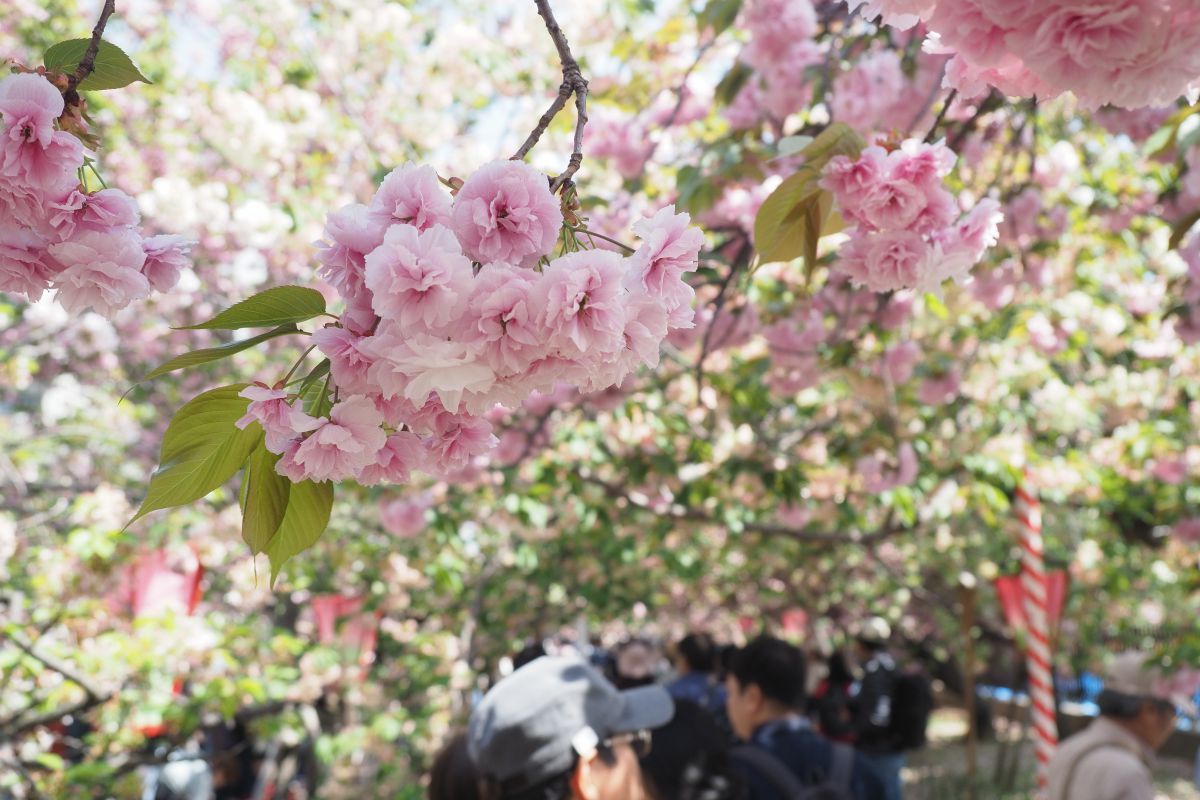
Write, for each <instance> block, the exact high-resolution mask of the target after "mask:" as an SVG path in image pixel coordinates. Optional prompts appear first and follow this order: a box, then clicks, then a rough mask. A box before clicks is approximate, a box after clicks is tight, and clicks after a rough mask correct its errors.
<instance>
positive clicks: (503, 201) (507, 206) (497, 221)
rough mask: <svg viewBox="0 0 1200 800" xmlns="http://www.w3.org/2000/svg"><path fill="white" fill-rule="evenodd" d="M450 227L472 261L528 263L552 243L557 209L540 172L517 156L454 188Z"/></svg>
mask: <svg viewBox="0 0 1200 800" xmlns="http://www.w3.org/2000/svg"><path fill="white" fill-rule="evenodd" d="M453 227H454V232H455V234H457V235H458V239H459V241H460V242H461V243H462V249H463V252H465V253H466V254H467V255H468V256H469V257H470V258H471V259H472V260H473V261H478V262H480V263H481V264H486V263H489V262H492V261H505V262H508V263H510V264H517V265H518V266H522V267H532V266H534V265H536V264H537V262H538V260H539V259H540V258H541V257H542V256H545V255H549V253H550V251H551V250H552V249H553V248H554V243H555V242H556V241H557V240H558V233H559V230H560V228H561V227H562V211H561V210H560V208H559V203H558V200H557V199H555V197H554V195H553V194H551V193H550V186H549V180H548V179H547V177H546V176H545V175H544V174H542V173H541V172H539V171H537V170H536V169H534V168H533V167H531V166H529V165H528V164H525V163H522V162H520V161H493V162H492V163H490V164H485V165H484V166H482V167H480V168H479V169H478V170H477V171H476V172H475V173H474V174H473V175H471V177H469V178H467V180H466V183H464V184H463V186H462V188H461V189H459V190H458V196H457V197H455V198H454V210H453Z"/></svg>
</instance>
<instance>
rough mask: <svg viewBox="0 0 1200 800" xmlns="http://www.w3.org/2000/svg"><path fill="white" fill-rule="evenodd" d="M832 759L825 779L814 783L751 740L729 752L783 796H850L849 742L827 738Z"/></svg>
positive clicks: (812, 799) (836, 799)
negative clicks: (843, 742) (831, 746)
mask: <svg viewBox="0 0 1200 800" xmlns="http://www.w3.org/2000/svg"><path fill="white" fill-rule="evenodd" d="M831 744H832V745H833V762H832V764H830V768H829V774H828V775H827V776H826V781H825V782H824V783H822V784H819V785H817V786H805V785H804V784H802V783H801V782H800V779H799V778H797V777H796V775H795V773H793V772H792V771H791V770H790V769H788V767H787V765H786V764H784V763H783V762H782V761H780V760H779V759H778V758H776V757H775V756H774V755H772V754H771V753H770V752H768V751H767V750H764V749H763V748H761V747H755V746H754V745H752V744H746V745H742V746H740V747H735V748H734V749H733V750H732V751H731V752H730V756H732V757H733V759H734V760H736V761H741V762H742V763H743V764H747V765H749V766H750V767H752V768H753V769H754V771H755V772H757V773H758V774H760V775H762V776H763V777H764V778H766V779H767V781H769V782H770V784H771V785H772V786H774V787H775V789H776V790H777V791H778V792H779V793H780V794H781V795H783V796H784V797H786V798H787V800H852V797H853V795H852V794H851V793H850V779H851V776H852V773H853V770H854V749H853V748H852V747H850V746H849V745H845V744H841V743H839V742H831Z"/></svg>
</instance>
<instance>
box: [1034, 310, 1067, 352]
mask: <svg viewBox="0 0 1200 800" xmlns="http://www.w3.org/2000/svg"><path fill="white" fill-rule="evenodd" d="M1025 331H1026V332H1027V333H1028V334H1029V341H1031V342H1033V344H1034V346H1036V347H1037V348H1038V349H1039V350H1041V351H1042V352H1043V353H1045V354H1046V355H1054V354H1055V353H1057V352H1059V351H1060V350H1062V349H1063V348H1064V347H1066V346H1067V335H1066V333H1065V332H1063V331H1062V330H1060V329H1059V328H1058V327H1057V326H1055V324H1054V323H1052V322H1051V321H1050V320H1049V319H1047V318H1046V315H1045V314H1040V313H1039V314H1034V315H1033V316H1032V317H1030V318H1029V319H1027V320H1026V321H1025Z"/></svg>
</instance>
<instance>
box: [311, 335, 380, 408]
mask: <svg viewBox="0 0 1200 800" xmlns="http://www.w3.org/2000/svg"><path fill="white" fill-rule="evenodd" d="M366 339H367V337H364V336H359V335H358V334H356V333H354V332H352V331H349V330H346V329H345V328H339V327H337V326H333V325H330V326H327V327H324V328H318V329H317V330H315V331H313V334H312V340H313V344H315V345H316V346H317V349H318V350H320V351H321V352H322V353H323V354H324V355H325V357H326V358H328V359H329V371H330V374H332V375H333V380H334V383H336V384H337V387H338V388H339V389H341V390H342V391H345V392H349V393H351V394H365V393H366V392H368V391H370V390H371V388H372V387H371V382H370V379H369V378H368V372H369V371H370V368H371V364H372V363H374V359H372V358H371V356H370V355H368V354H367V348H365V347H364V346H363V342H364V341H366Z"/></svg>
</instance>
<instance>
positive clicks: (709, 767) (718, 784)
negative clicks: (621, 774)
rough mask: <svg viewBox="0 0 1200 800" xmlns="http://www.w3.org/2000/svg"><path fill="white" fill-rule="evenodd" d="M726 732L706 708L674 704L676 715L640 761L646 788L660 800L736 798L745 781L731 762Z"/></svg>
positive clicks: (652, 739) (655, 734)
mask: <svg viewBox="0 0 1200 800" xmlns="http://www.w3.org/2000/svg"><path fill="white" fill-rule="evenodd" d="M728 751H729V742H728V741H727V740H726V737H725V733H724V732H723V731H722V730H721V728H720V726H718V725H717V722H716V720H714V719H713V716H712V714H710V713H709V712H708V711H706V710H705V709H703V708H701V707H700V706H698V705H696V704H695V703H692V702H690V701H688V700H676V701H675V716H673V717H672V718H671V721H670V722H668V723H667V724H666V725H664V726H662V727H661V728H658V729H657V730H655V731H654V732H653V733H652V734H651V735H650V752H649V753H647V754H646V755H645V756H643V757H642V758H640V759H639V761H640V762H641V765H642V774H643V775H644V776H645V777H646V786H647V788H648V789H651V790H652V791H653V792H654V796H655V797H656V798H660V800H677V798H678V799H680V800H682V799H683V798H701V797H703V798H706V799H707V800H734V799H735V798H740V797H742V796H743V794H742V793H741V790H742V783H741V781H740V780H739V779H738V776H737V773H736V771H735V770H734V769H733V767H732V766H731V765H730V763H729V757H728V755H729V754H728Z"/></svg>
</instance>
